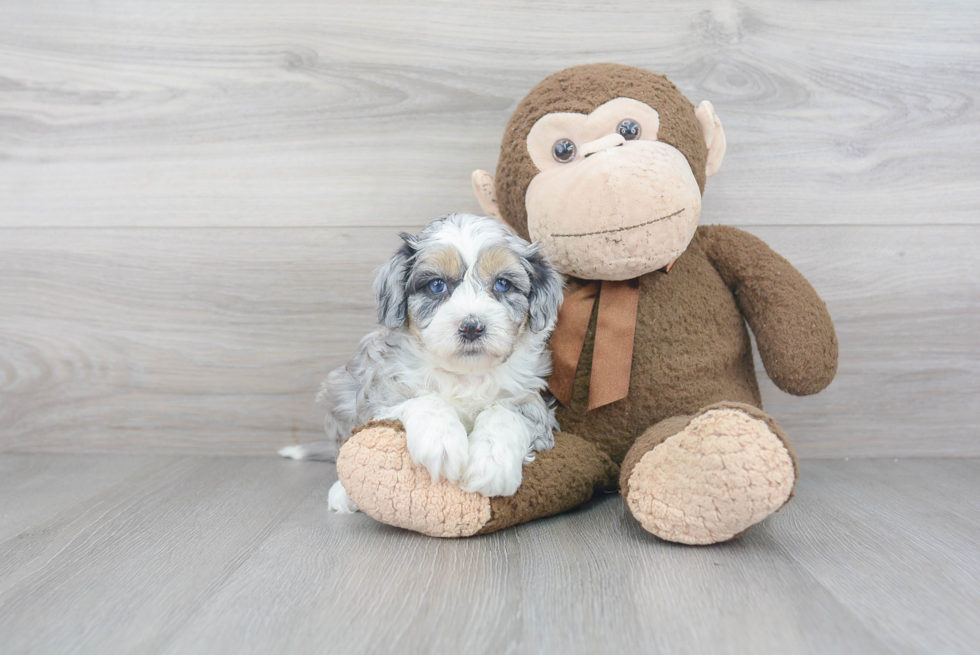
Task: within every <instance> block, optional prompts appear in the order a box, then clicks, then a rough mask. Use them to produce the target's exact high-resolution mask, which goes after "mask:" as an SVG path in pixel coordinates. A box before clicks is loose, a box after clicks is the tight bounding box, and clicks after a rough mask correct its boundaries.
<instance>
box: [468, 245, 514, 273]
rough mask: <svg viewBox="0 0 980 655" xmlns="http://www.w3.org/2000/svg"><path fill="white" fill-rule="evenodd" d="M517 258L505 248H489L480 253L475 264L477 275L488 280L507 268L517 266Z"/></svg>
mask: <svg viewBox="0 0 980 655" xmlns="http://www.w3.org/2000/svg"><path fill="white" fill-rule="evenodd" d="M518 263H520V262H518V260H517V257H515V256H514V253H512V252H511V251H510V250H508V249H507V248H499V247H498V248H489V249H487V250H484V251H483V252H481V253H480V256H479V259H478V260H477V262H476V272H477V275H479V276H480V278H482V279H489V278H490V277H492V276H494V275H495V274H496V273H499V272H500V271H502V270H504V269H505V268H507V267H508V266H511V265H514V264H518Z"/></svg>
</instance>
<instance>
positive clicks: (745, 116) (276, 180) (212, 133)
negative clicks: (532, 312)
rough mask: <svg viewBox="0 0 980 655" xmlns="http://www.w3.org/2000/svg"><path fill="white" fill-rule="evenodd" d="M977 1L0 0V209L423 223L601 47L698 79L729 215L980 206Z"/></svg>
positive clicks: (210, 221) (785, 217)
mask: <svg viewBox="0 0 980 655" xmlns="http://www.w3.org/2000/svg"><path fill="white" fill-rule="evenodd" d="M978 32H980V14H978V13H977V12H976V11H975V6H974V3H973V2H972V0H959V1H957V2H945V3H939V4H936V3H929V4H923V3H920V2H914V1H913V0H905V1H902V2H888V3H884V2H881V1H877V2H866V3H860V4H856V3H842V2H824V3H817V4H814V3H809V2H802V1H795V2H790V3H785V2H775V1H774V0H770V1H766V0H753V1H751V2H729V1H716V2H711V3H708V4H707V5H703V4H692V3H690V2H686V1H684V0H661V1H659V2H656V3H648V2H641V1H639V0H633V1H629V2H620V3H617V4H616V5H615V6H609V5H607V4H605V3H595V2H590V1H578V2H570V3H557V4H556V3H550V2H543V3H533V4H530V5H528V4H527V3H523V2H518V1H516V0H508V1H503V2H501V1H498V0H495V1H493V2H487V1H485V2H468V3H455V2H439V1H433V0H428V1H426V2H422V3H417V2H413V3H394V2H379V1H375V0H369V1H359V2H329V3H323V2H311V1H309V0H288V1H285V2H277V3H275V4H274V5H272V4H264V3H259V2H230V1H228V0H207V1H204V2H197V1H194V2H189V1H184V2H172V3H166V5H154V4H152V3H149V2H140V1H138V0H110V1H108V2H100V3H98V4H97V5H93V4H84V3H82V4H79V3H73V2H50V3H32V2H27V1H26V0H14V1H13V2H7V3H5V4H4V20H3V22H2V24H0V80H2V82H0V94H2V95H0V225H3V226H25V225H26V226H40V225H46V226H66V225H67V226H132V225H140V226H213V225H256V226H266V225H280V226H290V225H304V226H309V225H316V226H324V225H332V226H362V225H383V226H393V225H398V226H401V225H415V224H418V223H420V222H422V221H424V220H427V219H428V218H429V217H430V216H432V215H436V214H441V213H445V212H447V211H453V210H467V209H468V210H475V209H476V204H475V202H474V201H473V199H472V198H471V197H470V191H469V172H470V171H471V170H473V169H474V168H485V169H488V170H492V169H493V167H494V163H495V161H496V157H497V147H498V144H499V142H500V136H501V133H502V130H503V127H504V125H505V123H506V120H507V117H508V115H509V114H510V112H511V111H512V109H513V108H514V105H515V103H516V101H517V100H518V99H519V98H520V97H522V96H523V95H524V94H525V93H526V92H527V91H528V90H529V89H530V88H531V87H532V86H533V85H534V84H535V83H536V82H537V81H538V80H540V79H541V78H542V77H544V76H545V75H547V74H549V73H551V72H554V71H556V70H558V69H561V68H563V67H566V66H569V65H574V64H580V63H587V62H596V61H617V62H622V63H627V64H633V65H638V66H642V67H646V68H649V69H652V70H656V71H660V72H663V73H666V74H667V75H669V76H670V77H671V78H672V79H673V80H674V81H675V82H676V83H677V84H678V85H679V87H680V88H681V89H682V91H684V92H685V93H686V94H687V95H688V96H689V97H690V98H691V99H692V100H693V101H695V102H699V101H700V100H702V99H710V100H712V101H713V102H714V104H715V106H716V108H717V110H718V112H719V115H720V116H721V118H722V120H723V121H724V124H725V126H726V133H727V135H728V143H729V154H728V156H727V159H726V162H725V166H724V167H723V169H722V172H721V174H719V175H718V176H717V177H716V178H714V179H713V180H712V182H711V184H710V185H709V190H708V195H707V198H706V212H707V213H708V217H709V219H711V220H723V221H726V222H730V223H732V224H739V225H743V224H760V223H764V224H818V223H819V224H835V223H849V224H867V223H875V224H894V223H903V224H935V223H945V224H950V223H970V224H976V223H977V222H978V213H977V211H976V209H977V205H976V200H975V183H974V181H975V180H976V179H977V178H978V176H980V160H978V159H977V157H975V156H974V155H973V153H975V152H976V151H977V150H978V149H980V120H978V119H980V113H978V111H980V110H978V107H980V102H978V101H980V70H978V68H977V66H976V62H977V60H978V58H980V42H978V40H977V39H976V34H977V33H978Z"/></svg>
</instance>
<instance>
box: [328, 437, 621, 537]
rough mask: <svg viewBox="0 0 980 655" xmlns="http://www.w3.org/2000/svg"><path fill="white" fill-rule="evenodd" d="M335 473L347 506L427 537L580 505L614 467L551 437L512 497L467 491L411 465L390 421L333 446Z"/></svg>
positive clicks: (612, 481)
mask: <svg viewBox="0 0 980 655" xmlns="http://www.w3.org/2000/svg"><path fill="white" fill-rule="evenodd" d="M337 474H338V475H339V476H340V482H341V484H342V485H343V487H344V489H345V490H346V491H347V495H348V496H349V497H350V500H352V501H354V503H356V504H357V507H358V508H359V509H360V510H361V511H362V512H364V513H365V514H367V515H368V516H370V517H371V518H373V519H375V520H377V521H380V522H382V523H387V524H388V525H394V526H397V527H401V528H406V529H408V530H414V531H415V532H421V533H423V534H427V535H430V536H432V537H469V536H471V535H475V534H486V533H488V532H494V531H496V530H501V529H503V528H507V527H510V526H512V525H516V524H518V523H524V522H526V521H531V520H534V519H538V518H541V517H544V516H550V515H552V514H557V513H559V512H564V511H565V510H567V509H571V508H572V507H575V506H577V505H581V504H582V503H584V502H585V501H587V500H589V498H591V497H592V494H593V493H595V491H596V490H599V489H605V490H612V489H615V488H616V480H617V479H618V477H619V467H618V466H616V464H614V463H613V461H612V460H611V459H609V457H608V456H607V455H606V454H604V453H603V452H601V451H600V450H599V449H598V448H596V446H595V445H593V444H591V443H589V442H587V441H585V440H583V439H580V438H579V437H576V436H574V435H571V434H565V433H561V432H556V433H555V446H554V448H552V449H551V450H545V451H542V452H540V453H537V457H536V458H535V460H534V461H533V462H531V463H530V464H526V465H525V466H524V469H523V480H522V482H521V486H520V487H519V488H518V489H517V493H515V494H514V495H512V496H497V497H493V498H487V497H485V496H482V495H480V494H477V493H469V492H466V491H463V490H462V489H460V488H459V487H458V486H457V485H455V484H453V483H451V482H448V481H447V480H445V479H441V480H439V481H438V482H436V483H435V484H433V483H432V478H430V477H429V472H428V471H427V470H426V469H425V468H424V467H421V466H418V465H417V464H415V463H414V462H413V461H412V458H411V456H410V455H409V453H408V446H407V445H406V443H405V430H404V428H403V427H402V425H401V423H399V422H398V421H375V422H372V423H368V424H367V425H365V426H363V427H362V428H360V429H359V430H358V431H356V432H355V434H354V436H352V437H351V438H350V439H348V440H347V442H346V443H345V444H344V445H343V446H342V447H341V449H340V455H339V456H338V457H337Z"/></svg>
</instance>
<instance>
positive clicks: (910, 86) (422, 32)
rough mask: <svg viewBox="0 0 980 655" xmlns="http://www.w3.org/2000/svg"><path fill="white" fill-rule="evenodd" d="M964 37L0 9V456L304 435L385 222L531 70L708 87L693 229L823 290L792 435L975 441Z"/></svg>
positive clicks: (973, 175)
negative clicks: (719, 124)
mask: <svg viewBox="0 0 980 655" xmlns="http://www.w3.org/2000/svg"><path fill="white" fill-rule="evenodd" d="M977 33H980V13H978V12H976V11H975V7H974V6H973V2H972V0H957V1H954V2H946V3H941V4H940V5H937V4H930V5H924V4H922V3H918V2H913V1H912V0H903V1H900V2H891V3H887V4H885V3H883V2H881V0H875V1H873V2H866V3H859V4H858V3H843V2H839V1H831V2H822V3H816V4H814V3H807V2H802V1H801V0H794V1H792V2H775V1H771V0H752V1H746V2H731V1H727V0H717V1H712V2H710V3H708V4H707V5H698V6H696V5H694V4H692V3H689V2H684V1H683V0H659V1H658V2H656V3H652V4H651V3H645V2H639V0H630V1H626V2H621V3H617V4H616V5H615V6H609V5H608V4H604V3H595V2H589V1H585V0H576V1H575V2H569V3H553V2H543V3H542V2H536V3H531V4H527V3H520V2H516V1H512V0H505V1H503V2H483V1H481V2H468V3H453V2H448V1H446V2H443V1H437V0H425V1H424V2H414V3H396V2H387V1H385V2H382V1H378V0H366V1H362V2H350V1H347V0H344V1H341V2H329V3H322V2H312V1H310V0H285V1H283V2H277V3H274V4H270V3H265V2H255V1H246V2H231V1H230V0H203V1H194V2H190V1H189V0H180V1H177V2H168V3H166V4H164V5H160V4H154V3H150V2H146V1H145V0H108V1H107V2H99V3H96V4H91V3H88V4H85V3H81V4H80V3H76V2H67V1H65V0H56V1H54V2H46V3H31V2H27V1H26V0H11V1H9V2H6V3H4V7H3V18H2V20H0V451H23V452H30V451H44V452H91V451H116V450H119V451H128V452H149V451H158V452H169V453H184V452H197V453H243V454H260V453H267V452H270V451H271V450H272V449H274V448H276V447H279V446H281V445H283V444H288V443H293V442H296V441H307V440H312V439H317V438H319V436H320V433H321V430H320V412H319V411H318V410H317V409H316V408H314V407H313V404H312V399H313V396H314V394H315V390H316V387H317V385H318V383H319V381H320V380H321V379H322V378H323V377H324V375H325V374H326V372H327V371H329V370H330V369H331V368H333V367H335V366H337V365H339V364H340V363H342V362H343V361H344V359H345V358H346V357H347V355H348V354H349V353H350V352H351V350H352V349H353V347H354V345H355V344H356V342H357V340H358V339H359V337H360V336H361V335H362V334H363V333H365V332H366V331H368V330H369V329H370V328H371V325H372V321H373V311H372V308H371V305H372V300H371V298H370V293H369V288H370V275H371V270H372V269H373V267H374V266H376V265H377V264H379V263H381V262H382V261H383V260H384V258H385V257H386V256H387V255H388V253H389V252H390V250H391V248H392V247H393V244H394V243H395V239H396V237H395V233H396V232H397V231H398V230H399V229H410V230H414V229H418V227H419V226H420V225H422V224H424V223H425V222H427V221H428V220H430V219H431V218H433V217H435V216H437V215H440V214H443V213H446V212H450V211H457V210H469V211H478V208H477V205H476V203H475V201H474V200H473V199H472V197H471V192H470V182H469V173H470V171H471V170H473V169H474V168H485V169H488V170H493V169H494V168H495V162H496V158H497V148H498V144H499V141H500V137H501V134H502V131H503V129H504V126H505V123H506V121H507V118H508V116H509V115H510V113H511V111H512V110H513V108H514V106H515V103H516V102H517V101H518V99H519V98H521V97H522V96H523V95H524V94H525V93H526V92H527V91H528V90H529V89H530V88H531V87H532V86H533V85H534V84H535V83H536V82H537V81H539V80H540V79H541V78H542V77H543V76H545V75H547V74H549V73H551V72H553V71H555V70H558V69H560V68H563V67H565V66H569V65H574V64H580V63H586V62H595V61H618V62H623V63H628V64H634V65H638V66H642V67H646V68H649V69H652V70H656V71H660V72H663V73H666V74H667V75H669V76H670V77H671V79H673V80H674V81H675V82H676V83H677V84H678V86H679V87H680V88H681V90H682V91H683V92H684V93H685V94H687V95H688V96H689V97H690V98H691V99H692V100H694V101H699V100H701V99H703V98H709V99H711V100H712V101H713V102H714V104H715V107H716V108H717V110H718V112H719V115H720V116H721V118H722V120H723V121H724V124H725V128H726V134H727V140H728V144H729V152H728V154H727V156H726V160H725V165H724V167H723V168H722V170H721V172H720V173H719V174H718V175H717V176H715V177H714V178H712V180H711V181H710V183H709V185H708V190H707V193H706V196H705V201H704V210H703V216H702V220H703V222H704V223H723V224H731V225H739V226H743V227H746V228H747V229H749V230H750V231H752V232H754V233H756V234H758V235H759V236H761V237H763V238H764V239H766V240H768V241H769V242H770V243H771V244H772V245H773V246H774V247H775V249H776V250H777V251H779V252H781V253H782V254H784V255H786V256H787V257H788V258H789V259H790V261H792V262H793V263H794V264H796V265H797V266H798V267H799V268H800V269H801V270H802V271H803V272H804V273H805V274H806V275H807V276H809V277H810V278H811V280H812V281H813V282H814V285H815V286H816V288H817V289H818V291H819V292H820V293H821V294H822V295H823V296H824V298H825V299H826V300H827V301H828V304H829V306H830V308H831V312H832V314H833V316H834V319H835V321H836V322H837V325H838V331H839V335H840V337H841V368H840V373H839V377H838V379H837V381H836V382H835V383H834V384H833V385H832V386H831V387H830V388H829V389H828V390H827V391H825V392H824V393H823V394H821V395H819V396H817V397H816V398H812V399H803V400H798V399H794V398H790V397H788V396H785V395H784V394H782V393H781V392H779V391H777V390H776V389H775V388H774V387H773V386H772V385H771V384H770V383H769V382H768V380H767V379H765V376H764V375H761V376H760V377H761V378H762V393H763V398H764V401H765V404H766V407H767V409H768V410H769V411H770V412H771V413H772V414H773V415H774V416H776V417H777V418H779V420H780V421H781V422H782V423H783V425H784V427H785V428H786V430H787V432H788V433H789V435H790V437H791V438H792V439H793V440H794V442H795V443H796V444H797V445H798V448H799V451H800V453H801V454H802V455H803V456H821V457H833V456H838V455H853V456H857V455H875V454H879V455H884V454H891V455H916V454H917V455H943V454H966V455H980V438H978V436H980V359H978V357H980V355H978V353H980V333H978V332H977V330H976V329H975V328H974V327H973V326H975V325H977V324H978V318H980V317H978V313H980V310H978V305H980V290H978V282H977V280H978V279H980V264H978V258H977V256H976V252H977V249H978V248H980V203H978V201H977V193H976V188H977V183H976V180H977V179H980V158H977V157H976V156H975V153H976V152H977V151H978V150H980V113H978V112H980V110H978V107H980V68H978V67H977V61H980V41H978V40H977V38H976V34H977ZM760 372H761V367H760Z"/></svg>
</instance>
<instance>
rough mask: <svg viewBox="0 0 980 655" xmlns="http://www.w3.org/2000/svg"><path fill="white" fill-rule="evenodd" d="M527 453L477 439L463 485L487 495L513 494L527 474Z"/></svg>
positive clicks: (465, 487) (464, 489) (465, 489)
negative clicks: (525, 457) (525, 464)
mask: <svg viewBox="0 0 980 655" xmlns="http://www.w3.org/2000/svg"><path fill="white" fill-rule="evenodd" d="M523 466H524V453H523V452H520V453H518V452H515V451H514V449H513V448H508V447H507V445H505V444H500V443H493V442H492V441H489V440H486V439H479V440H477V441H474V442H473V444H472V445H471V446H470V458H469V462H468V463H467V465H466V472H465V473H464V474H463V479H462V481H461V484H460V486H461V487H462V489H463V491H472V492H475V493H478V494H483V495H484V496H488V497H493V496H513V495H514V494H515V493H517V489H518V488H519V487H520V486H521V479H522V477H523V475H524V470H523Z"/></svg>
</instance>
